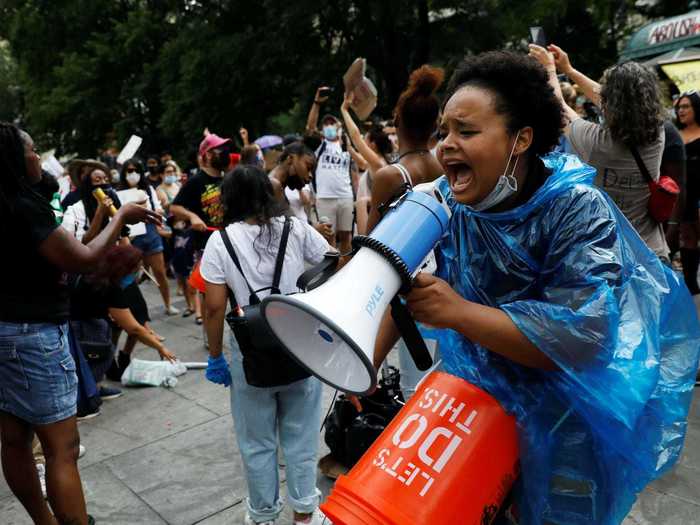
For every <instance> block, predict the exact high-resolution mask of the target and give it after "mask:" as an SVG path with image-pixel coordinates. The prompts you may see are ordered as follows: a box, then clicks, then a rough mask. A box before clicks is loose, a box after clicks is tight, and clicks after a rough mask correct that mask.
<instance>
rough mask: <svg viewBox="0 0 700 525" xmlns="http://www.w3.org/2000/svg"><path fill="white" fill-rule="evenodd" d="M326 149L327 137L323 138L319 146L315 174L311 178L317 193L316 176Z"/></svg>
mask: <svg viewBox="0 0 700 525" xmlns="http://www.w3.org/2000/svg"><path fill="white" fill-rule="evenodd" d="M324 151H326V139H323V141H322V142H321V145H320V146H319V147H318V153H317V154H316V169H315V170H314V176H313V177H312V178H311V187H312V188H313V189H314V193H317V192H318V190H317V189H316V177H317V172H318V162H319V161H320V160H321V155H323V152H324Z"/></svg>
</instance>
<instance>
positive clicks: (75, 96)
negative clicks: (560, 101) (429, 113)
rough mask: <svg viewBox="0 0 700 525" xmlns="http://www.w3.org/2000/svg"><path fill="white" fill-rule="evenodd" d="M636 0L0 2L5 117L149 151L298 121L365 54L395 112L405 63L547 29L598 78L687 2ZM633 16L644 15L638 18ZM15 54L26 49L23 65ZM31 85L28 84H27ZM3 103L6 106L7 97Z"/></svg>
mask: <svg viewBox="0 0 700 525" xmlns="http://www.w3.org/2000/svg"><path fill="white" fill-rule="evenodd" d="M636 4H637V2H635V1H634V0H590V1H589V0H568V1H565V2H562V1H559V0H461V1H456V0H382V1H381V2H379V1H372V0H336V1H335V2H319V1H318V0H315V1H311V0H296V1H295V2H289V1H288V0H259V1H257V2H249V1H247V2H244V1H242V0H90V1H89V2H87V1H84V0H3V1H2V2H1V3H0V38H4V39H7V40H8V41H9V42H10V45H11V53H12V56H10V54H9V53H8V52H7V50H6V49H5V50H3V47H2V46H0V101H2V105H0V113H1V114H0V117H3V118H13V119H14V118H20V119H21V120H22V123H23V125H25V126H26V127H27V128H28V129H30V131H32V132H33V133H34V135H36V138H37V139H39V142H40V143H41V144H42V145H44V146H47V147H48V146H50V147H57V148H58V149H59V151H61V152H76V153H79V154H81V155H86V156H94V155H95V154H96V152H97V149H98V148H101V147H105V146H107V145H111V144H110V143H111V142H116V145H120V144H123V142H124V141H125V140H126V139H127V138H128V136H129V135H130V134H131V133H137V134H139V135H141V136H143V137H144V138H145V141H146V143H145V146H144V148H143V151H159V150H160V149H163V148H165V147H169V148H173V149H174V150H175V151H178V152H181V153H184V152H186V151H188V150H191V149H193V147H194V145H195V144H196V143H197V142H198V141H199V140H200V138H201V136H202V130H203V129H204V128H205V127H208V128H210V129H211V130H213V131H215V132H216V133H219V134H223V135H228V136H236V135H237V130H238V128H239V127H240V126H245V127H247V128H248V129H249V130H250V132H251V135H253V136H257V135H261V134H263V133H269V132H285V131H293V130H297V131H298V130H300V129H301V127H302V126H303V123H304V120H305V114H306V111H307V110H308V107H309V104H310V103H311V99H312V96H313V92H314V90H315V88H316V86H318V85H321V84H328V85H331V86H333V87H334V88H335V92H334V94H333V96H332V98H331V100H330V101H329V103H328V106H327V107H326V108H324V109H326V110H328V111H332V112H335V113H337V112H338V111H337V108H338V106H339V105H340V102H341V100H342V74H343V72H344V71H345V69H346V68H347V66H348V65H349V64H350V62H351V61H352V60H353V59H354V58H356V57H358V56H363V57H366V58H367V62H368V69H369V75H370V76H371V78H372V79H373V80H374V81H375V84H376V85H377V87H378V89H379V92H380V102H379V107H378V109H377V113H378V114H380V115H384V116H390V114H391V110H392V108H393V105H394V103H395V101H396V99H397V98H398V95H399V94H400V92H401V90H402V89H403V88H404V86H405V84H406V80H407V78H408V75H409V73H410V71H411V70H413V69H414V68H416V67H418V66H420V65H421V64H423V63H426V62H430V63H433V64H438V65H442V66H444V67H446V68H447V70H448V73H449V72H450V70H451V69H452V68H453V67H454V65H455V64H456V63H457V62H458V61H459V59H460V58H461V57H462V56H464V55H465V54H469V53H476V52H480V51H483V50H487V49H499V48H504V47H505V48H512V49H522V50H524V49H525V45H526V43H527V37H528V26H531V25H541V26H543V27H544V28H545V31H546V33H547V35H548V38H549V40H550V41H553V42H557V43H559V44H560V45H562V47H564V48H565V49H567V50H568V51H569V52H570V54H571V56H572V57H573V58H574V60H575V62H576V65H577V67H580V68H581V69H582V70H584V71H586V72H589V73H591V74H593V75H597V74H600V73H601V72H602V70H603V69H604V68H605V67H607V66H608V65H610V64H611V63H613V62H614V61H615V60H616V58H617V54H618V51H619V47H620V45H621V43H622V41H623V39H624V38H625V37H626V36H627V35H628V34H629V33H630V31H632V30H633V29H635V27H636V25H635V24H639V23H640V22H641V21H643V20H645V19H646V17H661V16H669V15H672V14H677V13H679V12H683V11H684V10H685V7H684V6H685V5H686V3H685V2H681V1H676V0H674V1H669V2H657V3H644V5H642V6H637V5H636ZM633 15H637V16H633ZM12 57H14V59H15V60H16V62H14V61H13V60H12ZM17 86H21V92H20V91H19V89H18V88H17ZM5 101H7V103H5Z"/></svg>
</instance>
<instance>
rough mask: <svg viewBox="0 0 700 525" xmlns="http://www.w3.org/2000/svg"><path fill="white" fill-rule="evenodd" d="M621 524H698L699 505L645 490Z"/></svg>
mask: <svg viewBox="0 0 700 525" xmlns="http://www.w3.org/2000/svg"><path fill="white" fill-rule="evenodd" d="M623 525H700V506H696V505H693V504H689V503H688V502H686V501H684V500H681V499H678V498H676V497H674V496H669V495H667V494H660V493H658V492H656V491H654V490H646V491H645V492H644V493H643V494H642V495H641V496H640V497H639V499H638V500H637V502H636V503H635V504H634V507H632V510H631V511H630V513H629V515H628V516H627V518H625V520H624V521H623Z"/></svg>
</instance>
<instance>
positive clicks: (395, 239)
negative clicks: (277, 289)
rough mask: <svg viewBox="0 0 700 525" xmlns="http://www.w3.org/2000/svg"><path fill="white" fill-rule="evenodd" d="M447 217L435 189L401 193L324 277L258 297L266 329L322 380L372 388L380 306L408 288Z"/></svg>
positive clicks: (348, 388)
mask: <svg viewBox="0 0 700 525" xmlns="http://www.w3.org/2000/svg"><path fill="white" fill-rule="evenodd" d="M448 221H449V212H448V210H447V208H446V207H445V206H444V199H441V196H439V197H437V198H434V197H432V196H429V195H427V194H425V193H421V192H418V191H409V192H407V193H405V194H404V195H403V196H402V197H400V198H399V199H398V200H397V201H395V202H394V203H393V204H392V205H391V206H390V207H389V211H388V212H387V213H386V215H385V216H384V218H383V219H382V220H381V222H380V223H379V224H378V225H377V227H376V228H375V229H374V230H373V231H372V233H371V234H370V235H369V236H357V237H355V238H354V239H353V244H354V246H355V248H356V249H358V251H357V253H356V254H355V255H354V257H353V258H352V259H351V260H350V262H349V263H348V264H346V265H345V266H344V267H343V268H342V269H341V270H340V271H338V272H337V273H336V274H334V275H333V276H331V277H330V278H329V279H328V281H327V282H325V283H324V284H322V285H321V286H319V287H318V288H315V289H314V290H312V291H310V292H307V293H301V294H297V295H270V296H268V297H266V298H265V299H264V300H263V302H262V308H261V309H262V314H263V316H264V317H265V319H266V320H267V323H268V325H269V326H270V329H271V330H272V331H273V332H274V334H275V335H276V337H277V338H278V339H279V340H280V342H281V343H282V345H283V346H284V347H285V349H286V350H287V351H288V352H289V353H290V354H291V355H292V357H294V358H295V359H296V360H297V361H298V362H299V363H300V364H301V365H302V366H304V367H305V368H306V369H307V370H309V372H310V373H312V374H313V375H315V376H316V377H318V378H319V379H320V380H321V381H323V382H325V383H327V384H329V385H330V386H332V387H334V388H337V389H339V390H342V391H344V392H349V393H353V394H365V393H367V392H369V391H371V390H372V389H373V388H374V387H375V386H376V383H377V372H376V370H375V368H374V365H373V361H374V345H375V341H376V338H377V332H378V330H379V325H380V323H381V320H382V318H383V317H384V313H385V311H386V309H387V307H388V306H389V304H390V303H391V302H392V301H393V300H394V298H395V297H396V294H397V293H398V292H399V291H400V290H407V289H409V288H410V284H411V281H412V279H413V276H414V275H415V273H417V271H419V270H420V268H421V266H422V265H423V263H424V262H425V260H426V259H427V257H428V256H429V255H430V253H431V251H432V249H433V248H434V246H435V244H436V243H437V242H438V241H439V240H440V238H441V237H442V234H443V233H444V232H445V230H446V228H447V224H448ZM397 303H399V305H400V301H398V299H397V300H396V301H394V304H395V305H396V306H397V307H399V306H398V305H397ZM404 314H405V312H404ZM398 317H399V318H401V317H402V315H399V316H398ZM403 317H405V315H403ZM394 318H395V319H396V318H397V315H394ZM428 366H429V365H428Z"/></svg>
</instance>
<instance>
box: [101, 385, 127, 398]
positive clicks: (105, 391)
mask: <svg viewBox="0 0 700 525" xmlns="http://www.w3.org/2000/svg"><path fill="white" fill-rule="evenodd" d="M121 395H122V391H121V390H119V389H118V388H110V387H108V386H101V387H100V397H101V398H102V399H117V398H118V397H121Z"/></svg>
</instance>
